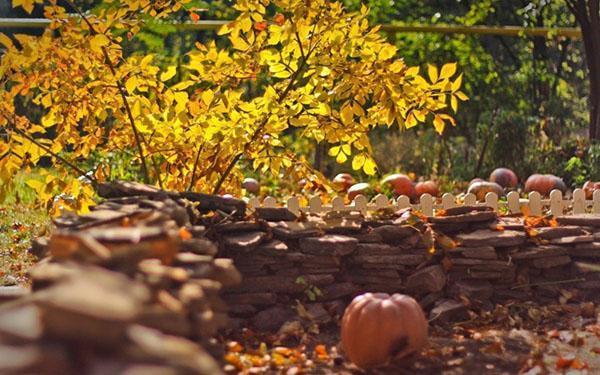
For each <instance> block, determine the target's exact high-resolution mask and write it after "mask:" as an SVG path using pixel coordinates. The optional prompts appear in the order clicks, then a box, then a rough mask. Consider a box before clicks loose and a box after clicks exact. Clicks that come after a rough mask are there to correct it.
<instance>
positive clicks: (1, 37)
mask: <svg viewBox="0 0 600 375" xmlns="http://www.w3.org/2000/svg"><path fill="white" fill-rule="evenodd" d="M0 44H2V45H3V46H4V47H6V48H13V47H14V45H13V42H12V40H10V38H9V37H8V36H7V35H6V34H3V33H0Z"/></svg>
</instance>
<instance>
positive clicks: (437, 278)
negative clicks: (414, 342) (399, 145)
mask: <svg viewBox="0 0 600 375" xmlns="http://www.w3.org/2000/svg"><path fill="white" fill-rule="evenodd" d="M255 215H256V217H255V219H254V220H252V221H250V222H248V221H247V222H243V223H229V224H224V225H222V226H221V227H220V228H218V230H217V231H216V233H215V240H216V241H217V242H219V244H220V251H221V254H222V256H226V257H230V258H232V259H233V261H234V264H235V265H236V268H237V269H238V270H239V271H240V272H241V273H242V275H243V282H242V284H241V285H240V286H239V287H234V288H229V289H228V290H227V292H226V294H225V297H224V298H225V300H226V301H228V302H229V305H230V313H231V315H232V316H233V317H234V318H239V319H240V320H234V321H236V322H238V323H239V324H245V323H246V322H245V321H244V320H248V321H249V323H250V324H251V325H253V326H254V327H255V328H257V329H269V330H277V329H278V328H279V327H281V325H282V324H283V323H284V322H285V321H286V320H287V319H289V318H290V316H291V315H292V314H293V311H292V308H291V306H294V305H295V304H296V301H301V303H302V304H303V307H304V308H305V309H306V310H307V311H308V313H309V314H313V315H314V317H315V318H317V319H320V320H328V319H332V318H335V317H336V315H337V316H339V315H340V314H341V313H342V312H343V308H344V307H345V306H346V304H347V303H348V302H349V300H350V299H351V298H352V297H353V296H354V295H356V294H358V293H361V292H387V293H395V292H400V293H406V294H410V295H412V296H414V297H415V298H417V299H418V300H419V302H420V303H421V305H422V306H423V308H424V309H425V310H426V311H427V312H428V313H429V318H430V320H431V321H432V322H433V323H435V322H436V321H439V322H444V321H448V320H461V319H465V318H467V317H468V315H467V308H466V305H469V306H470V307H473V306H476V307H478V308H484V309H485V308H487V309H490V308H492V307H493V305H494V303H496V302H506V301H507V300H510V299H516V300H519V299H521V300H526V299H537V300H541V301H542V302H544V301H548V302H550V301H552V300H556V297H558V295H559V293H560V290H561V288H576V289H577V290H578V293H579V294H578V297H579V298H582V299H597V294H598V291H599V290H600V269H598V268H596V265H600V252H599V251H600V216H598V215H585V214H584V215H572V216H566V217H557V218H555V219H551V218H539V219H533V218H530V219H527V220H525V219H524V218H523V217H498V216H497V214H496V213H495V212H494V211H492V210H491V209H490V208H487V207H483V206H461V207H456V208H452V209H449V210H446V211H445V212H443V213H442V215H440V216H435V217H423V216H421V215H419V214H418V213H416V212H412V211H411V209H405V210H400V211H397V212H391V213H390V212H388V213H387V214H385V213H384V214H381V215H379V216H378V217H377V216H376V217H364V216H362V215H361V214H359V213H356V212H354V213H353V212H328V213H326V214H323V215H313V216H303V217H301V218H295V220H281V218H282V217H286V218H288V217H295V216H294V215H293V214H291V213H290V212H289V211H288V210H287V209H285V208H269V209H265V208H259V209H258V210H257V212H256V214H255ZM465 301H468V302H466V303H465Z"/></svg>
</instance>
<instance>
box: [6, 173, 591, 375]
mask: <svg viewBox="0 0 600 375" xmlns="http://www.w3.org/2000/svg"><path fill="white" fill-rule="evenodd" d="M101 193H102V195H104V196H105V197H106V200H105V201H103V202H102V203H101V204H99V205H98V206H96V207H95V208H94V210H93V211H92V212H91V213H90V214H87V215H82V216H74V215H70V216H69V215H66V216H63V217H60V218H57V219H56V220H55V225H56V229H55V230H54V232H53V233H52V235H51V236H50V237H49V238H40V239H37V240H36V241H34V243H33V246H32V248H31V252H32V253H33V254H34V255H36V256H38V257H39V259H40V261H39V263H38V264H37V265H36V266H35V267H34V268H33V269H32V270H31V272H30V276H31V288H30V289H26V288H20V287H8V288H6V287H5V288H0V357H1V358H3V359H4V358H7V359H8V360H3V361H1V363H0V373H8V374H11V373H15V374H17V373H40V374H45V373H48V374H55V373H61V374H82V373H105V372H109V373H148V372H152V371H155V372H159V373H173V374H187V373H190V374H192V373H193V374H203V373H207V374H215V373H219V372H220V366H219V363H218V359H217V360H215V359H214V357H216V358H219V357H220V353H219V352H218V350H217V349H216V348H215V347H214V346H212V345H211V344H210V337H211V336H213V335H214V334H215V333H216V332H217V331H219V330H220V329H222V328H224V327H227V326H228V327H231V328H234V329H235V328H236V327H241V326H251V327H253V328H254V329H258V330H265V331H277V330H280V329H282V326H283V327H285V325H286V323H289V322H291V321H294V320H295V319H298V316H301V317H302V318H306V319H309V320H311V321H313V322H317V323H328V322H335V321H336V320H335V319H336V318H338V317H339V316H341V315H342V314H343V311H344V308H345V306H346V305H347V303H348V302H349V301H350V300H351V298H352V297H353V296H355V295H356V294H358V293H361V292H388V293H395V292H400V293H406V294H410V295H412V296H414V297H415V298H416V299H417V300H418V301H419V302H420V303H421V305H422V306H423V308H424V309H425V311H426V312H427V313H428V314H429V318H430V320H431V322H432V323H434V324H435V323H436V322H448V321H458V320H464V319H467V318H469V310H472V309H492V308H493V306H494V304H495V303H497V302H506V301H508V300H511V299H513V300H514V299H516V300H527V299H537V300H541V301H542V302H543V301H544V300H547V301H552V300H556V298H557V297H558V295H559V293H560V292H561V289H562V288H570V289H572V291H573V293H574V295H576V297H575V298H579V299H582V300H585V299H596V300H597V299H598V297H597V295H598V291H600V216H598V215H596V216H594V215H573V216H568V217H556V218H550V217H548V218H527V219H524V218H523V217H498V216H497V215H496V213H494V212H493V211H492V210H491V209H489V208H486V207H482V206H461V207H455V208H450V209H447V210H446V211H444V212H441V213H440V214H438V216H433V217H425V216H423V215H421V214H419V213H418V212H414V211H413V210H412V209H411V208H406V209H401V210H386V209H384V210H379V211H376V212H373V213H370V214H369V215H368V216H365V215H363V214H362V213H361V212H352V211H339V212H336V211H330V212H327V213H322V214H318V215H307V214H301V216H296V215H295V214H294V213H292V212H291V211H289V210H288V209H287V208H277V207H262V208H257V209H256V210H255V213H254V214H253V216H251V217H243V215H242V214H240V213H244V212H245V204H244V202H242V201H239V200H235V199H224V198H221V197H214V196H206V195H200V194H195V193H171V192H165V191H160V190H157V189H155V188H152V187H150V186H146V185H141V184H135V183H115V184H111V185H106V186H103V187H102V189H101ZM228 316H229V319H228ZM228 323H229V325H228Z"/></svg>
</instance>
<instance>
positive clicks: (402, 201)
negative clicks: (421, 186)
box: [396, 195, 411, 209]
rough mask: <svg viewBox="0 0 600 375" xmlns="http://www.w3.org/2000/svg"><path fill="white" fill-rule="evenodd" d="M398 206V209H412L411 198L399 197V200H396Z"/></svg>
mask: <svg viewBox="0 0 600 375" xmlns="http://www.w3.org/2000/svg"><path fill="white" fill-rule="evenodd" d="M396 206H397V207H398V209H401V208H406V207H411V205H410V198H409V197H407V196H406V195H401V196H399V197H398V199H396Z"/></svg>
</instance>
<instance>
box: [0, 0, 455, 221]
mask: <svg viewBox="0 0 600 375" xmlns="http://www.w3.org/2000/svg"><path fill="white" fill-rule="evenodd" d="M35 2H36V3H41V2H42V0H35ZM33 3H34V0H13V5H15V6H16V5H20V6H23V8H24V9H25V10H27V11H31V9H32V8H33ZM55 3H56V1H53V0H46V4H45V16H46V17H47V18H49V19H50V20H51V21H52V22H51V25H50V26H49V27H48V28H47V29H46V31H45V32H44V34H43V35H42V36H27V35H16V36H15V37H14V39H12V38H9V37H7V36H6V35H3V34H0V45H1V46H2V47H0V48H3V49H4V53H3V54H2V56H1V60H0V126H1V127H2V133H1V134H0V180H1V184H2V189H6V188H8V187H9V185H10V181H11V177H12V176H14V175H15V173H16V172H17V171H19V170H22V169H26V168H32V167H34V166H36V165H37V164H38V163H39V162H40V160H42V158H43V157H49V158H50V159H51V160H52V165H53V168H52V171H46V172H43V173H42V177H41V178H38V179H35V180H31V181H29V182H28V184H29V185H30V186H31V187H33V188H34V189H35V190H36V191H37V193H38V195H39V196H40V198H41V199H45V200H48V199H50V198H52V196H53V194H54V193H56V192H57V191H60V192H61V193H63V195H62V196H70V197H71V198H72V200H70V201H68V200H66V199H63V200H62V201H61V200H59V201H58V203H59V204H60V205H62V206H70V207H71V208H73V209H77V210H80V211H85V210H86V209H87V206H88V205H89V204H90V203H91V200H90V199H91V197H92V196H93V187H94V185H95V184H96V183H97V182H101V181H105V180H106V179H107V178H108V176H110V175H111V173H110V172H111V171H110V170H108V168H109V167H110V165H109V164H108V163H103V162H101V161H100V162H98V163H97V164H96V165H93V167H92V170H91V171H90V170H82V165H84V164H85V162H86V161H87V160H89V159H90V155H92V153H101V154H110V153H114V152H120V153H127V154H128V155H130V156H131V158H132V160H133V161H134V165H132V168H134V167H139V170H140V171H141V175H142V176H143V178H144V179H145V180H146V182H149V183H152V184H156V185H158V186H161V187H163V188H165V189H171V190H193V191H200V192H214V193H220V192H223V191H228V192H235V191H237V190H238V189H239V181H240V179H241V178H242V168H241V166H242V165H246V166H248V165H249V166H251V167H252V168H254V169H255V170H258V171H260V172H262V173H273V174H279V173H285V174H286V175H287V176H290V178H296V179H300V178H307V179H308V181H309V184H311V183H314V184H319V183H323V181H322V180H323V177H322V176H321V175H320V174H319V173H318V172H316V171H314V170H313V169H312V168H311V165H310V163H309V162H308V161H307V158H306V156H305V155H302V154H298V153H296V152H294V151H293V148H292V147H290V145H289V144H287V143H288V142H289V140H286V139H288V138H286V137H283V135H284V134H289V133H293V134H294V135H295V137H296V139H298V137H304V138H306V139H310V140H313V141H316V142H319V143H325V144H326V145H327V147H328V149H329V155H331V156H332V157H334V158H335V159H336V160H337V161H338V162H339V163H344V162H346V161H347V160H351V164H352V168H353V169H354V170H362V171H364V172H365V173H366V174H369V175H372V174H374V173H376V165H375V162H374V161H373V159H372V157H371V144H370V142H369V137H368V134H369V132H370V131H371V130H372V129H373V128H375V127H380V126H385V127H399V128H406V129H407V128H411V127H413V126H416V125H418V124H420V123H428V122H429V123H432V124H433V126H434V127H435V129H436V130H437V132H438V133H442V132H443V130H444V128H445V127H446V126H448V125H449V124H450V125H455V121H454V119H453V117H452V115H451V112H452V111H454V112H456V110H457V108H458V103H459V101H461V100H466V96H465V94H464V93H462V92H461V91H460V86H461V77H462V76H461V75H459V74H458V73H457V68H456V64H453V63H450V64H446V65H444V66H443V67H442V68H441V69H437V68H436V67H434V66H432V65H428V68H427V74H426V75H425V74H423V75H421V74H420V71H419V68H418V67H410V66H407V65H406V64H405V63H404V62H403V60H402V59H401V58H398V57H397V50H396V47H395V46H393V45H391V44H389V43H387V42H386V41H385V39H384V37H383V36H382V35H380V33H379V31H378V28H377V27H371V26H369V23H368V22H367V13H368V9H367V8H366V7H363V8H362V9H361V11H360V12H356V13H348V12H346V11H345V10H344V8H343V7H342V5H341V4H340V3H338V2H331V1H327V0H311V1H306V0H239V1H238V2H237V4H236V5H235V9H236V10H238V11H239V16H238V17H237V18H236V19H235V20H234V21H233V22H231V23H229V24H227V25H225V26H224V27H222V28H221V30H220V31H219V33H218V35H220V36H223V37H227V38H228V40H229V46H228V48H225V49H221V48H218V47H217V45H216V43H215V42H214V41H213V42H210V43H208V44H200V43H196V45H195V49H194V50H192V51H190V52H189V53H188V54H187V56H186V62H185V64H184V65H182V66H166V67H161V66H160V65H159V64H158V63H157V62H155V58H154V56H152V55H135V54H134V55H132V56H125V55H124V53H123V47H122V46H123V45H124V43H126V42H127V39H131V38H134V37H135V34H136V32H138V31H139V30H140V27H142V22H149V21H148V20H151V22H157V20H160V19H168V17H169V16H170V15H171V14H173V13H174V12H182V11H188V12H192V13H191V14H192V15H195V13H193V11H194V10H193V9H189V8H187V9H186V3H187V1H186V0H179V1H177V0H160V1H150V0H121V1H117V0H112V1H110V0H105V3H106V6H103V7H101V8H100V10H98V11H95V12H94V13H91V12H90V13H84V12H82V11H81V10H80V9H79V8H78V7H77V5H76V4H74V3H73V2H72V1H71V0H67V1H66V3H68V4H69V5H70V8H71V9H65V8H63V7H60V6H57V5H56V4H55ZM74 13H77V14H78V16H73V14H74ZM256 82H260V83H261V84H260V85H259V86H258V87H257V88H256V89H253V90H248V87H249V85H248V83H256ZM19 105H32V106H37V107H39V108H41V110H42V113H43V114H42V115H41V116H39V118H29V117H27V116H24V115H22V114H20V113H19V110H18V108H19ZM30 117H32V116H30ZM242 162H243V163H242Z"/></svg>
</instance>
